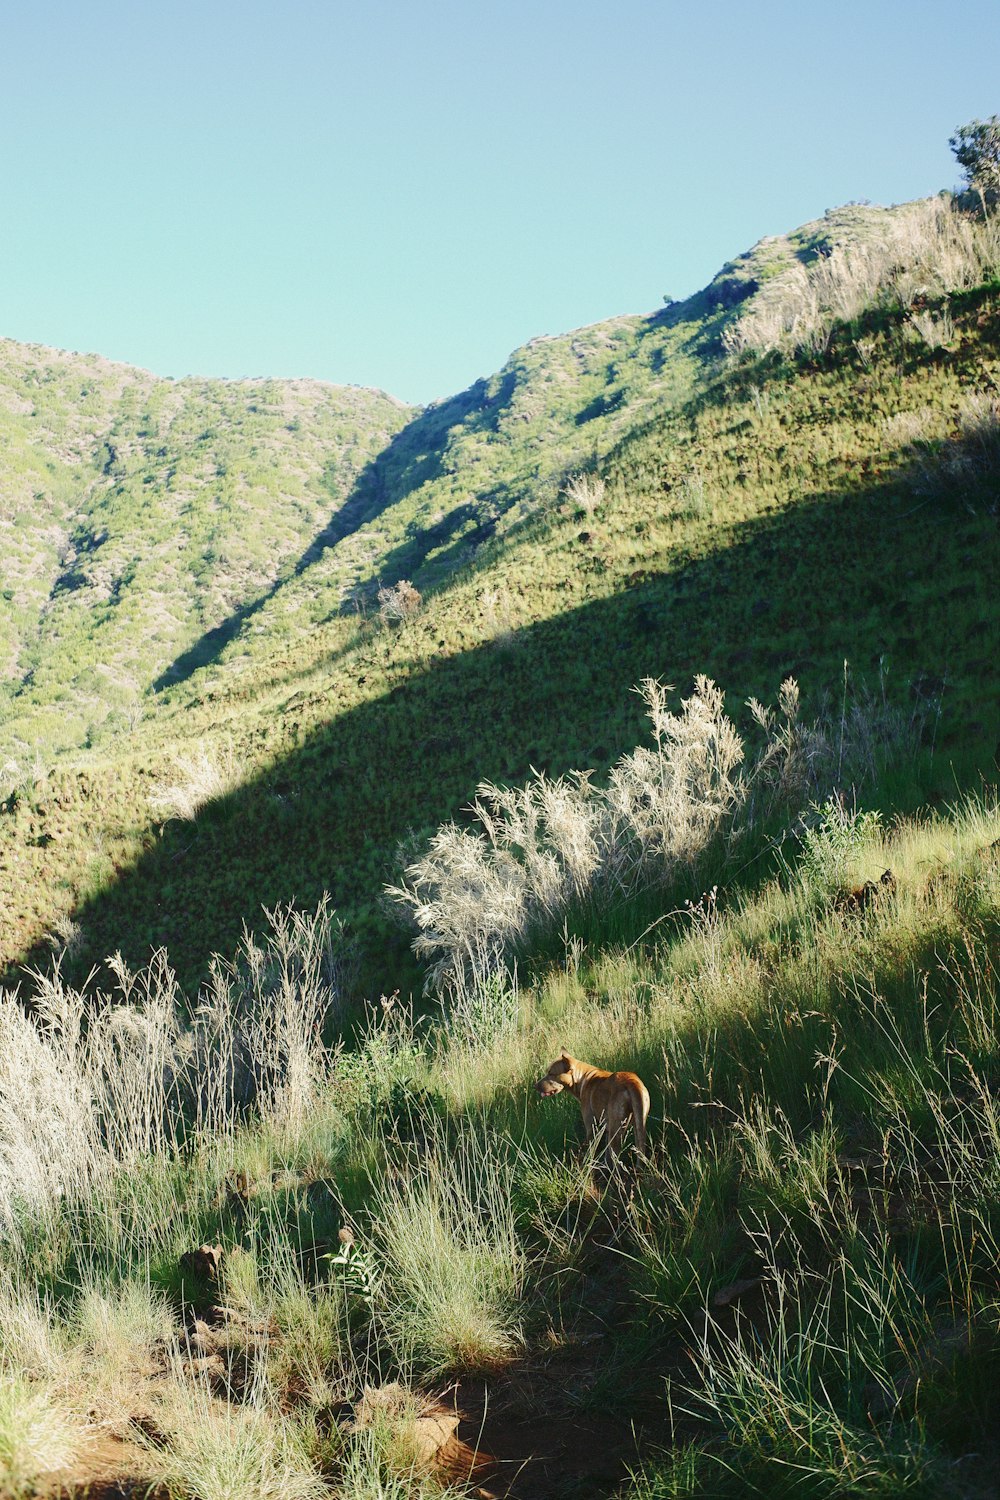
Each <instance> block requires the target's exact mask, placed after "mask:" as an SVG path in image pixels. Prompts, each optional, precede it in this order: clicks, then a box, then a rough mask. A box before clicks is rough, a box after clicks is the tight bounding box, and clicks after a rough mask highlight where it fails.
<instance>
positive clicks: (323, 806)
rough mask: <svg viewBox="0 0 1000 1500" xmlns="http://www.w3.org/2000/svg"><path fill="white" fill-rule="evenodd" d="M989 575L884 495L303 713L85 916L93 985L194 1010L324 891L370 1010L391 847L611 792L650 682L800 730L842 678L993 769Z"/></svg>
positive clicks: (396, 954)
mask: <svg viewBox="0 0 1000 1500" xmlns="http://www.w3.org/2000/svg"><path fill="white" fill-rule="evenodd" d="M580 545H581V546H583V545H584V544H583V543H581V544H580ZM991 557H992V558H993V562H992V563H991V562H990V558H991ZM581 561H582V562H583V561H584V559H581ZM998 561H1000V556H998V545H997V531H996V525H995V521H994V520H993V519H992V518H991V517H989V516H988V515H985V514H978V515H977V514H972V513H970V512H968V511H967V510H964V509H960V508H959V507H957V506H955V505H948V504H945V503H941V504H935V505H933V506H931V505H925V506H923V507H922V508H919V509H918V510H917V511H916V513H913V512H912V510H911V508H910V507H909V504H908V497H907V496H906V495H905V493H903V494H901V493H900V489H899V486H898V483H895V482H893V481H892V480H891V479H886V480H884V481H883V482H881V483H870V484H869V485H867V486H865V487H858V488H856V489H852V490H850V491H849V492H845V493H843V494H822V495H819V496H816V497H814V498H813V500H812V501H809V500H806V499H803V500H800V501H798V502H797V503H796V504H795V506H794V507H793V508H791V509H790V510H787V511H785V512H780V513H775V514H773V515H771V516H769V517H767V518H762V519H758V520H756V521H754V522H752V523H747V524H746V525H745V526H744V527H743V528H742V529H741V530H740V531H739V532H738V534H737V536H736V538H735V540H734V542H733V544H732V545H731V546H729V547H727V548H726V549H725V550H724V551H720V552H718V553H716V554H714V555H711V556H709V557H706V558H703V559H699V560H694V561H689V562H687V563H686V564H685V565H683V566H681V565H678V568H677V570H676V571H674V572H671V573H660V574H653V575H649V574H644V573H641V572H637V573H635V574H634V575H633V576H632V577H631V579H630V580H628V586H627V587H626V588H625V589H624V590H623V591H622V592H621V593H619V594H616V595H614V596H613V597H610V598H607V599H602V600H597V601H594V602H590V603H587V604H585V605H583V606H580V607H578V608H575V609H571V610H568V611H567V612H566V613H564V614H562V615H560V616H557V617H555V618H552V619H549V620H546V621H544V622H542V623H539V624H536V625H534V626H532V627H530V628H527V629H524V630H522V631H521V632H519V634H518V636H517V638H516V640H515V642H514V643H513V644H511V645H510V646H508V647H507V648H499V647H497V646H494V645H483V646H480V647H478V648H476V649H474V650H471V651H468V652H465V653H462V654H459V655H455V656H451V657H444V658H439V659H437V660H434V661H433V662H431V663H430V664H429V665H428V666H427V667H426V668H425V669H424V670H422V671H421V672H419V673H418V674H417V675H415V676H413V677H412V678H410V679H408V680H407V681H406V682H405V683H403V684H400V685H397V686H396V687H394V688H393V689H392V690H391V691H389V692H387V693H386V694H385V695H384V696H383V697H381V698H379V699H377V700H375V701H372V702H368V703H363V704H361V705H359V706H357V707H353V708H351V709H349V710H346V711H345V712H343V713H342V714H341V715H339V716H338V717H333V718H331V719H330V720H329V722H326V723H323V724H321V725H319V726H318V727H317V726H315V725H314V724H311V723H306V722H300V721H299V720H298V718H297V717H296V714H297V712H298V710H296V709H291V710H290V711H289V712H288V713H286V714H285V715H284V716H283V717H282V719H281V720H280V721H279V722H278V723H276V724H275V725H274V726H272V727H273V733H274V736H275V737H274V740H273V741H272V745H273V748H274V751H275V763H274V765H273V768H272V769H269V770H268V771H266V772H265V773H263V774H261V775H259V776H257V777H256V778H254V779H253V780H251V781H249V782H248V783H247V784H246V785H244V786H242V787H240V788H238V789H237V790H235V791H233V792H231V793H230V794H229V795H227V796H224V797H222V798H220V799H218V800H217V801H216V802H213V803H211V804H209V805H208V806H206V807H205V808H203V810H202V811H201V813H200V814H199V816H198V818H197V821H196V822H193V823H191V822H185V823H176V822H173V823H168V824H166V825H165V826H164V827H163V828H162V830H161V832H160V836H159V838H158V840H157V842H156V844H155V846H154V847H153V848H152V849H151V850H150V851H149V852H148V853H147V854H146V855H145V856H144V857H143V858H142V859H141V860H140V861H139V863H138V864H137V865H136V866H135V867H134V868H133V869H131V870H129V871H127V872H124V873H122V874H121V875H120V876H119V878H118V880H117V883H115V884H114V885H112V886H111V887H110V888H108V889H106V890H105V891H103V892H102V893H101V894H100V895H98V896H96V897H95V898H94V899H92V900H90V901H89V902H88V903H87V904H86V905H84V906H83V907H82V908H81V909H79V910H78V911H77V912H76V913H75V918H76V920H77V921H78V922H79V923H80V924H81V926H82V928H83V932H84V934H85V937H86V940H87V947H86V951H85V953H84V955H83V956H82V958H81V959H80V961H79V962H80V964H81V966H82V968H81V971H80V972H81V973H82V972H83V970H84V969H85V968H87V967H89V966H90V964H92V963H96V962H99V961H100V960H102V959H103V958H104V956H105V955H107V954H109V953H112V952H114V951H116V950H120V951H121V952H122V953H123V954H124V956H125V958H126V959H127V960H128V961H129V962H130V963H133V964H137V963H140V962H142V961H144V960H145V959H146V958H147V957H148V954H149V951H150V949H151V948H153V947H158V946H161V945H163V946H166V947H167V949H168V950H169V952H170V954H171V958H172V960H173V961H174V962H175V963H176V966H177V968H178V972H179V974H180V977H181V979H182V982H183V983H184V984H185V986H186V987H187V988H188V989H189V991H190V990H193V989H194V988H195V987H196V986H197V984H198V983H199V982H200V981H201V980H202V979H203V978H204V976H205V974H206V972H207V967H208V962H209V957H210V955H211V954H212V952H214V951H218V952H221V953H227V952H232V951H233V949H234V948H235V946H236V944H237V942H238V940H239V937H240V932H241V929H242V926H243V924H244V923H245V922H246V923H250V924H253V925H259V923H260V911H261V907H262V906H273V905H275V904H276V903H278V902H282V901H288V900H291V899H294V900H296V901H297V902H299V903H301V904H303V905H306V906H309V905H311V904H313V903H315V902H316V901H317V900H318V898H319V896H320V895H321V893H322V892H323V891H324V890H329V891H330V892H331V893H332V896H333V898H334V902H335V904H336V905H337V907H338V908H339V909H341V910H342V911H343V912H344V914H345V915H346V916H348V917H349V918H350V920H351V922H352V924H354V925H355V926H356V927H357V929H358V930H359V932H360V934H361V937H362V939H363V941H364V942H365V943H366V944H367V945H368V947H369V951H370V953H371V954H378V962H379V969H378V972H377V973H375V974H372V972H371V971H370V970H369V976H368V977H369V979H370V981H371V983H372V984H373V986H374V985H381V987H382V988H383V989H385V990H386V991H389V990H390V989H392V988H393V987H395V986H396V985H403V986H407V985H410V984H412V983H413V982H414V974H413V969H412V965H411V963H410V961H409V959H408V954H407V944H406V939H405V937H404V935H403V934H402V933H396V932H394V931H393V929H392V928H391V926H390V925H389V924H388V923H387V921H386V920H385V917H384V915H383V914H382V913H381V911H380V907H379V902H380V892H381V889H382V886H383V884H384V883H385V881H386V880H387V879H389V878H390V877H391V875H392V873H393V870H392V861H393V851H394V848H395V846H396V843H397V841H398V839H399V838H400V837H401V836H402V835H404V834H405V833H406V832H407V830H417V831H422V832H424V833H426V832H428V831H429V830H432V829H433V828H435V827H436V826H437V825H438V824H439V823H440V822H442V821H443V820H445V819H447V818H452V817H456V816H459V815H460V813H461V809H462V808H463V807H465V806H467V805H468V803H469V802H470V800H471V799H472V797H473V796H474V794H475V791H476V787H477V785H478V784H479V783H480V781H482V780H485V779H489V780H499V781H507V782H516V781H518V780H521V779H523V778H524V777H525V776H526V775H527V773H528V771H529V768H530V767H536V768H538V769H545V770H547V771H548V772H550V773H552V774H558V773H561V772H563V771H566V770H567V769H569V768H571V767H573V766H578V767H593V768H596V769H597V770H599V771H600V770H602V769H605V768H607V767H608V765H609V764H610V763H611V762H612V761H613V760H614V759H615V758H617V757H618V756H619V755H620V754H621V753H622V752H623V751H625V750H627V749H629V748H631V747H632V746H633V745H635V744H636V743H637V742H638V741H640V740H642V739H644V738H645V736H646V726H645V724H644V721H643V715H642V705H641V703H640V701H639V699H638V697H637V695H636V694H635V693H633V692H632V691H631V689H632V688H633V686H634V685H635V684H636V683H638V682H639V681H640V680H641V679H642V678H643V677H646V676H653V677H659V678H662V679H665V680H667V681H669V682H671V683H674V684H676V685H677V688H678V690H679V695H680V694H686V693H687V692H688V691H689V690H690V684H691V680H692V678H693V676H694V675H695V674H696V673H699V672H704V673H707V674H708V675H709V676H711V677H713V678H714V679H715V680H716V681H718V682H719V683H720V685H721V686H723V687H724V688H725V689H726V690H727V691H728V693H729V694H730V705H731V711H733V710H737V705H738V704H739V703H740V701H741V700H743V699H745V698H746V696H747V695H749V694H750V693H754V694H756V695H757V696H759V697H761V698H763V699H764V700H765V701H773V698H774V696H775V694H776V691H777V688H778V686H779V684H780V682H781V680H782V679H783V678H784V677H785V676H787V675H789V674H792V675H794V676H795V677H797V678H798V679H799V680H800V682H801V684H802V687H803V693H804V698H805V703H806V708H807V711H811V710H812V709H813V708H814V707H815V704H816V699H817V695H818V693H819V692H821V691H823V690H826V691H828V692H829V691H831V690H832V692H833V694H834V695H836V696H837V698H838V701H839V692H840V686H841V682H842V674H843V665H844V661H845V659H846V660H847V661H849V662H850V663H851V668H852V671H853V673H854V674H855V675H856V676H859V675H860V676H862V677H863V676H866V675H867V676H868V678H869V679H870V680H877V679H878V676H879V673H880V672H881V671H883V670H886V669H887V670H888V674H889V682H890V689H891V691H892V692H893V693H894V695H895V697H896V699H897V700H898V701H899V703H900V706H901V708H902V709H903V710H904V712H909V711H910V710H911V709H916V710H919V711H920V712H921V713H922V714H923V716H924V718H925V720H927V722H928V723H930V724H931V727H932V730H933V733H934V735H935V737H936V742H937V745H938V747H939V748H940V747H944V748H946V749H949V748H952V747H953V748H954V750H955V753H961V754H967V753H971V754H972V755H973V756H978V757H979V760H980V763H981V764H983V765H988V764H989V763H990V761H991V758H992V755H993V750H994V746H995V745H996V740H997V731H998V723H997V701H998V694H997V691H996V689H997V681H998V662H1000V595H998V593H997V591H996V590H995V589H994V588H993V586H992V580H993V579H994V578H995V576H996V563H997V562H998ZM817 580H822V586H817ZM952 682H965V683H967V684H973V685H978V688H975V687H974V688H973V692H976V691H978V696H975V697H973V696H969V695H967V697H966V698H965V699H964V700H963V699H962V698H961V697H960V696H959V695H958V691H957V689H955V688H951V687H949V683H952ZM939 698H940V699H942V701H943V704H944V713H943V715H942V717H941V718H940V721H938V719H937V718H934V716H933V714H932V712H931V710H932V708H933V705H934V703H935V702H936V700H937V699H939ZM335 701H336V680H335V679H333V680H332V682H331V703H335ZM744 717H745V716H744ZM980 752H981V753H980ZM952 790H953V788H952ZM45 957H46V954H45V953H44V952H42V951H38V952H36V953H34V954H30V955H28V954H26V955H24V959H25V960H33V961H43V962H44V960H45Z"/></svg>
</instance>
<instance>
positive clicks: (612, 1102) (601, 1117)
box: [535, 1052, 649, 1166]
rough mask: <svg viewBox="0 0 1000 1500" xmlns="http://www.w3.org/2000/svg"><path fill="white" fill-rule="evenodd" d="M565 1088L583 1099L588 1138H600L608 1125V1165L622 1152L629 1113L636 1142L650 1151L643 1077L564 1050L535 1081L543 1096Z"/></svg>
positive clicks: (606, 1158) (581, 1105)
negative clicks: (609, 1069)
mask: <svg viewBox="0 0 1000 1500" xmlns="http://www.w3.org/2000/svg"><path fill="white" fill-rule="evenodd" d="M563 1089H568V1090H569V1092H570V1093H571V1094H572V1095H573V1096H574V1097H575V1098H576V1099H577V1100H578V1101H579V1104H580V1109H581V1111H582V1112H583V1128H584V1130H585V1131H586V1132H587V1140H588V1141H593V1140H596V1138H597V1136H598V1135H599V1133H600V1131H601V1128H602V1126H603V1129H604V1160H605V1162H606V1163H607V1165H608V1166H611V1165H612V1162H613V1159H614V1157H615V1155H616V1154H617V1152H618V1149H619V1147H620V1144H621V1138H622V1135H623V1134H624V1131H625V1127H626V1125H627V1124H628V1121H629V1116H631V1118H632V1126H633V1129H634V1130H635V1144H636V1148H637V1150H639V1151H640V1152H641V1153H642V1154H643V1155H645V1151H646V1116H647V1115H648V1114H649V1094H648V1092H647V1090H646V1085H645V1084H644V1083H643V1081H642V1079H641V1078H637V1077H636V1075H635V1074H634V1073H608V1072H607V1071H606V1070H605V1069H604V1068H592V1067H591V1066H590V1064H589V1063H585V1062H580V1061H579V1060H578V1059H577V1058H575V1057H570V1055H569V1053H568V1052H561V1053H560V1054H559V1056H558V1057H557V1058H556V1060H555V1062H554V1063H553V1064H552V1066H551V1067H550V1068H549V1070H548V1072H547V1073H546V1074H545V1075H544V1076H543V1077H542V1078H539V1080H538V1082H537V1083H536V1084H535V1093H536V1094H540V1095H541V1097H542V1098H543V1099H547V1098H549V1096H550V1095H552V1094H560V1093H562V1091H563Z"/></svg>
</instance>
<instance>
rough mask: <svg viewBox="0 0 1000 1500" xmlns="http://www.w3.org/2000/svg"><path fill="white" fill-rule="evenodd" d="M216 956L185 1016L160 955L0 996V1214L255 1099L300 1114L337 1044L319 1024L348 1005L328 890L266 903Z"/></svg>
mask: <svg viewBox="0 0 1000 1500" xmlns="http://www.w3.org/2000/svg"><path fill="white" fill-rule="evenodd" d="M268 917H269V922H270V931H269V933H268V934H267V936H266V937H265V939H264V940H263V941H258V940H257V939H255V938H253V937H252V936H250V934H247V935H246V936H245V938H244V941H243V944H242V945H241V949H240V952H239V953H238V955H237V956H236V958H235V959H234V960H233V961H231V962H228V963H222V962H219V963H218V964H217V965H216V967H215V968H214V970H213V974H212V981H211V984H210V986H209V987H208V988H207V990H206V991H205V992H204V994H203V996H202V999H201V1003H200V1005H199V1006H198V1009H197V1011H196V1013H195V1015H194V1016H193V1017H192V1018H189V1017H188V1014H187V1009H186V1006H185V1004H184V1001H183V997H182V996H181V994H180V991H179V989H178V987H177V983H176V980H175V977H174V974H173V972H172V970H171V969H170V966H169V963H168V961H167V957H166V954H165V953H164V952H162V951H161V952H159V953H157V954H156V955H154V957H153V959H152V960H151V962H150V963H149V965H148V966H147V967H146V968H145V969H144V970H142V971H140V972H138V973H133V972H132V971H131V970H130V969H129V968H128V967H127V965H125V964H124V962H123V961H122V960H121V958H120V957H119V956H117V955H116V956H115V957H114V958H113V959H112V960H111V961H110V967H111V970H112V973H113V975H114V977H115V979H116V981H117V985H116V988H115V989H114V990H113V991H111V992H109V993H97V994H87V993H85V992H84V991H81V990H76V989H73V988H72V987H71V986H69V985H67V984H65V983H64V982H63V980H62V978H61V975H60V973H59V970H58V968H56V969H55V970H53V971H52V972H50V973H48V974H39V975H37V976H36V986H35V992H34V994H33V996H32V999H31V1007H30V1009H29V1010H25V1009H24V1008H23V1006H22V1004H21V1001H20V998H19V996H17V995H16V994H9V993H8V994H4V995H2V996H0V1223H4V1224H6V1225H7V1226H8V1227H10V1226H11V1225H12V1224H14V1223H15V1222H16V1220H17V1218H18V1215H19V1213H20V1212H21V1211H22V1210H25V1209H27V1210H30V1211H32V1212H35V1213H39V1212H44V1211H45V1210H52V1209H54V1208H55V1207H56V1206H57V1205H58V1204H59V1203H60V1202H62V1201H69V1202H72V1201H74V1200H77V1199H82V1198H84V1197H85V1196H86V1195H87V1194H88V1193H90V1192H92V1191H94V1190H95V1189H98V1188H99V1187H100V1186H101V1185H102V1184H103V1183H106V1182H107V1181H108V1180H109V1179H110V1178H111V1177H112V1176H114V1175H115V1174H116V1173H117V1172H119V1171H121V1170H123V1169H127V1168H131V1167H133V1166H135V1164H136V1163H137V1162H138V1161H139V1160H140V1159H142V1158H144V1157H147V1156H148V1155H149V1154H150V1153H155V1152H157V1151H167V1152H170V1151H173V1150H174V1149H176V1148H177V1146H178V1145H179V1144H180V1143H181V1142H182V1140H184V1139H185V1137H186V1136H187V1135H188V1134H189V1133H191V1132H195V1131H199V1130H208V1131H215V1132H220V1131H221V1132H227V1131H232V1130H234V1129H235V1128H236V1127H237V1126H238V1123H239V1121H240V1119H241V1118H242V1117H243V1116H244V1114H245V1112H246V1110H247V1108H248V1107H249V1106H251V1105H253V1106H254V1107H255V1108H257V1109H258V1110H259V1111H260V1112H261V1113H264V1114H269V1115H272V1116H275V1117H281V1118H284V1119H297V1120H301V1119H302V1117H303V1116H304V1114H305V1113H306V1111H307V1110H308V1109H309V1107H310V1104H311V1102H312V1101H313V1100H314V1099H315V1097H316V1094H317V1090H318V1088H319V1085H320V1083H321V1082H322V1079H323V1077H324V1076H325V1073H326V1070H327V1069H328V1067H329V1063H330V1057H329V1054H328V1053H327V1051H326V1049H325V1047H324V1043H323V1027H324V1025H325V1024H326V1022H327V1020H328V1019H329V1018H330V1016H331V1015H332V1014H334V1013H336V1011H337V1009H338V1007H339V1005H340V996H339V993H338V987H337V980H338V972H337V956H336V949H335V947H334V942H335V930H334V928H333V918H332V914H331V912H330V909H329V903H328V902H327V901H325V900H324V901H323V902H321V903H320V906H319V907H318V908H317V910H316V911H315V912H314V913H313V914H311V915H309V916H306V915H304V914H303V913H301V912H297V911H295V910H293V909H287V908H286V909H281V908H279V909H276V910H275V911H273V912H271V913H268Z"/></svg>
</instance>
